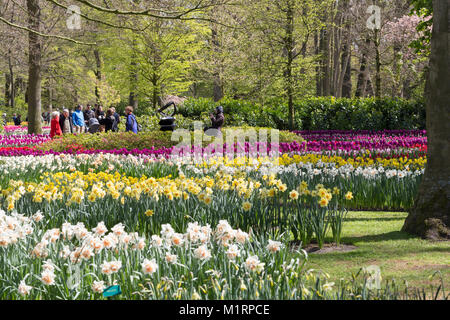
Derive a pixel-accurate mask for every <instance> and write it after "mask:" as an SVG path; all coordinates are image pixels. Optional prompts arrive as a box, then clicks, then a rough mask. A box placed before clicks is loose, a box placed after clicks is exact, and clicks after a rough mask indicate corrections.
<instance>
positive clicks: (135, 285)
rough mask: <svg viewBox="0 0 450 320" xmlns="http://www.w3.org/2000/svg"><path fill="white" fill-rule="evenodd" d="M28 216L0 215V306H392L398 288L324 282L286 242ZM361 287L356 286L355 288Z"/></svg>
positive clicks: (218, 228) (195, 228) (221, 228)
mask: <svg viewBox="0 0 450 320" xmlns="http://www.w3.org/2000/svg"><path fill="white" fill-rule="evenodd" d="M48 222H49V221H47V220H46V219H45V217H44V216H43V214H42V213H41V212H40V211H38V212H36V213H34V214H33V215H32V216H29V217H27V216H25V215H22V214H18V213H17V212H12V213H11V214H7V213H6V212H4V211H2V210H0V288H1V289H0V298H1V299H32V300H38V299H83V300H86V299H104V297H103V296H102V293H103V291H104V290H105V289H106V288H107V287H108V286H110V285H119V286H120V287H121V292H122V293H121V295H120V296H118V298H120V299H380V298H381V299H398V298H418V297H417V296H416V295H409V294H408V293H406V295H405V296H402V295H401V293H399V290H398V288H397V287H396V285H395V283H386V285H385V286H383V288H381V289H369V288H368V287H367V286H366V283H367V277H364V276H363V278H362V279H359V278H358V275H356V276H355V275H354V276H353V279H352V280H351V281H345V280H344V279H342V280H341V281H340V282H339V283H337V284H335V283H334V282H328V281H327V278H328V277H329V276H328V275H327V274H326V273H323V272H315V271H314V270H307V269H306V268H305V264H306V262H307V257H308V255H307V254H306V252H305V251H303V250H301V249H300V250H294V249H293V248H291V247H289V245H288V244H287V242H286V240H287V239H286V237H285V235H281V236H280V237H279V238H278V239H277V240H273V239H270V238H265V237H264V236H259V237H257V236H255V235H251V234H249V233H246V232H244V231H242V230H240V229H233V228H232V227H231V225H230V224H229V223H228V222H227V221H226V220H221V221H219V222H218V223H217V224H216V225H214V226H213V227H211V226H210V225H209V224H206V225H202V224H200V223H197V222H191V223H189V224H188V225H187V227H186V229H184V230H183V232H182V233H178V232H176V230H175V229H174V228H173V227H172V226H171V225H170V224H164V225H162V226H161V227H162V228H161V231H160V232H159V233H157V234H148V235H147V236H144V235H143V234H139V233H138V232H128V231H127V229H126V228H125V226H124V225H123V224H121V223H119V224H116V225H114V226H112V227H110V228H108V227H107V226H106V224H105V223H104V222H103V221H100V222H98V223H97V225H96V226H95V227H92V228H88V227H86V226H85V224H84V223H83V222H78V223H73V224H71V223H68V222H65V223H63V224H62V225H61V226H60V227H58V228H48V227H47V224H48ZM357 278H358V279H357Z"/></svg>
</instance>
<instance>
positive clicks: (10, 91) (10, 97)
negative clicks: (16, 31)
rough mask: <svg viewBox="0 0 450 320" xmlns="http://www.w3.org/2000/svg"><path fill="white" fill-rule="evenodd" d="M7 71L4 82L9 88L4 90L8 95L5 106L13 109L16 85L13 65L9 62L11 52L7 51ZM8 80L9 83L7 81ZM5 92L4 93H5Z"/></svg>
mask: <svg viewBox="0 0 450 320" xmlns="http://www.w3.org/2000/svg"><path fill="white" fill-rule="evenodd" d="M8 70H9V75H8V74H6V75H7V76H6V78H7V80H6V82H7V85H8V86H9V87H8V88H5V91H6V90H7V91H6V92H7V93H8V94H9V95H8V97H7V105H8V106H9V107H11V108H14V106H15V104H16V102H15V99H16V84H15V82H14V70H13V65H12V61H11V50H9V51H8ZM8 80H9V81H8ZM6 92H5V93H6Z"/></svg>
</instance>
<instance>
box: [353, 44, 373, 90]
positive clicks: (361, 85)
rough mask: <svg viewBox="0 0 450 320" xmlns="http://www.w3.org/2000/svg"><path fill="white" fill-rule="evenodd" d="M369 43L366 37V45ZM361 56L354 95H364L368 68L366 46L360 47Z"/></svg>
mask: <svg viewBox="0 0 450 320" xmlns="http://www.w3.org/2000/svg"><path fill="white" fill-rule="evenodd" d="M369 44H370V40H369V39H366V46H368V45H369ZM361 50H362V56H361V62H360V67H359V74H358V83H357V84H356V92H355V97H364V96H365V95H366V88H367V82H368V81H367V80H368V78H369V77H368V75H369V73H368V69H367V50H368V48H366V47H365V48H362V49H361Z"/></svg>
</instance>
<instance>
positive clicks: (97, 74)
mask: <svg viewBox="0 0 450 320" xmlns="http://www.w3.org/2000/svg"><path fill="white" fill-rule="evenodd" d="M94 56H95V65H96V70H95V78H96V79H97V83H96V84H95V97H96V98H97V103H100V92H99V91H98V86H99V84H100V82H101V81H102V60H101V58H100V52H99V51H98V49H97V48H96V49H94Z"/></svg>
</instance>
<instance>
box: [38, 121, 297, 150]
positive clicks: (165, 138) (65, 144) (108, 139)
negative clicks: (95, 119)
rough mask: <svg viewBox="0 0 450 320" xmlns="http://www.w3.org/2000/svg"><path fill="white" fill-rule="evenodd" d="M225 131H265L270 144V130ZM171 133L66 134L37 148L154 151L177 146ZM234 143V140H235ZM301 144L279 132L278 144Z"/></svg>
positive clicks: (289, 133)
mask: <svg viewBox="0 0 450 320" xmlns="http://www.w3.org/2000/svg"><path fill="white" fill-rule="evenodd" d="M227 129H235V130H237V129H242V130H244V131H245V130H247V129H255V130H256V132H258V133H259V130H261V129H267V130H268V132H267V139H268V142H270V137H271V136H270V128H260V127H254V128H250V127H229V128H227ZM222 133H223V142H224V143H225V142H226V141H227V140H226V133H227V130H222ZM171 137H172V132H161V131H159V130H153V131H146V132H145V131H142V132H139V133H138V134H134V133H130V132H111V131H110V132H108V133H104V132H103V133H95V134H90V133H84V134H81V135H73V134H66V135H64V136H62V137H58V138H56V139H53V140H49V141H47V142H45V143H43V144H42V145H40V146H38V147H37V148H38V149H40V150H46V151H49V150H53V151H57V152H61V151H65V150H77V149H79V148H80V147H82V148H83V149H95V150H113V149H122V148H125V149H128V150H132V149H139V150H142V149H150V148H152V147H155V148H156V149H159V148H162V147H167V148H168V147H171V146H174V145H176V144H178V141H172V140H171ZM191 139H192V140H191V141H194V140H193V131H191ZM235 141H236V139H235ZM293 141H297V142H299V143H300V142H302V141H303V138H302V137H300V136H298V135H296V134H294V133H292V132H290V131H280V132H279V142H293ZM209 143H211V142H208V141H204V142H203V145H204V146H207V145H208V144H209Z"/></svg>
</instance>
